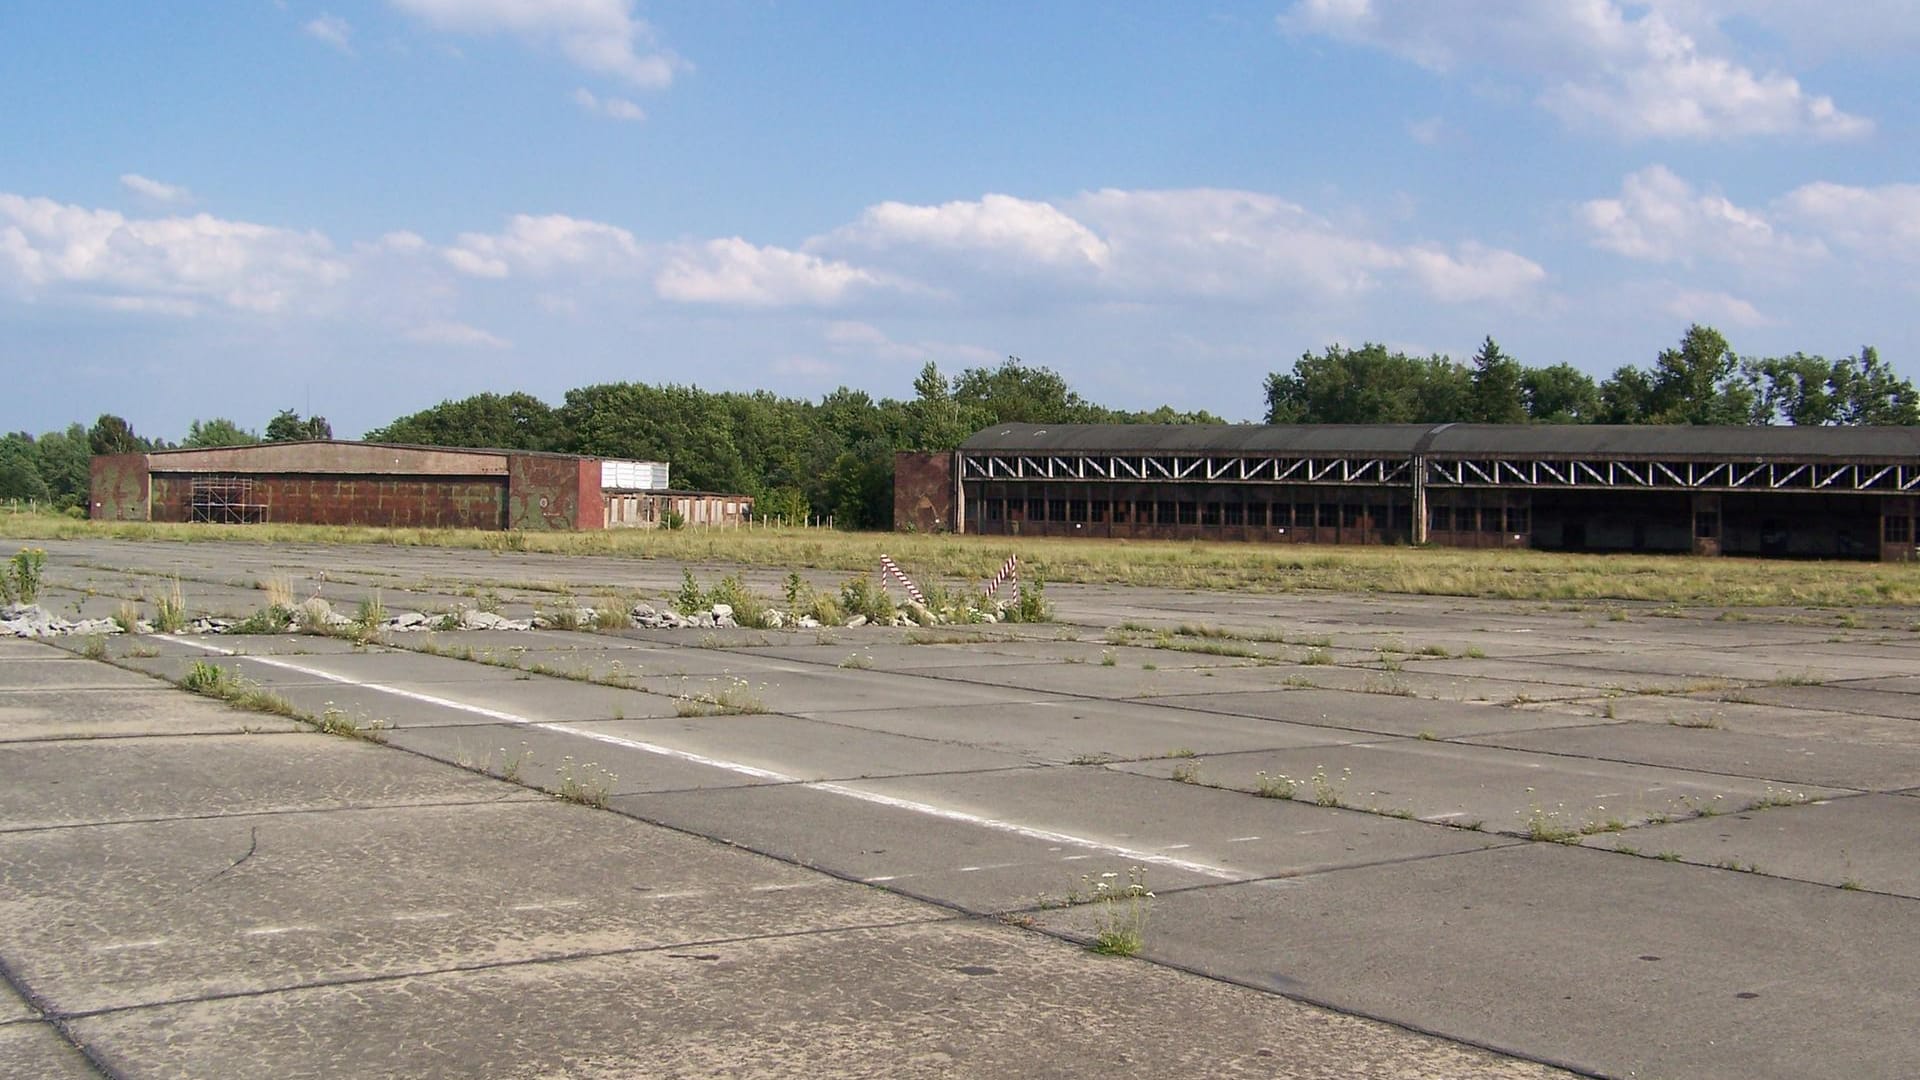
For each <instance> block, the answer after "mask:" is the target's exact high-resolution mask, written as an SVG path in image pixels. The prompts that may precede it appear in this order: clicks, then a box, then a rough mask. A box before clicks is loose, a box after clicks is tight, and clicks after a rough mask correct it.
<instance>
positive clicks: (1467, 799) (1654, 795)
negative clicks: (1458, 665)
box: [1113, 739, 1836, 836]
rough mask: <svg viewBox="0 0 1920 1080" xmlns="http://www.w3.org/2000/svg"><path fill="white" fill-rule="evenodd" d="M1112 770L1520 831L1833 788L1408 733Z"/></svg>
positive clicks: (1620, 822)
mask: <svg viewBox="0 0 1920 1080" xmlns="http://www.w3.org/2000/svg"><path fill="white" fill-rule="evenodd" d="M1113 767H1114V768H1117V769H1123V770H1125V771H1128V772H1134V773H1139V774H1141V775H1144V776H1154V777H1165V776H1169V775H1171V774H1172V773H1173V771H1174V770H1175V769H1181V770H1187V771H1191V772H1192V773H1193V774H1194V776H1195V777H1196V782H1198V783H1202V784H1211V785H1218V786H1220V787H1224V788H1231V789H1233V790H1236V791H1257V790H1259V787H1260V779H1259V774H1260V773H1263V772H1264V773H1266V774H1268V775H1269V776H1286V777H1288V778H1290V779H1292V780H1293V781H1294V785H1295V789H1294V793H1293V798H1295V799H1300V800H1306V801H1315V800H1320V801H1326V800H1334V801H1337V802H1338V803H1339V805H1342V806H1352V807H1355V808H1357V809H1361V810H1371V811H1376V812H1380V813H1401V814H1411V815H1412V816H1413V817H1417V818H1420V819H1422V820H1424V821H1434V822H1444V823H1450V824H1457V825H1472V824H1475V823H1478V824H1479V825H1481V826H1482V827H1484V828H1485V829H1486V830H1488V831H1490V832H1499V833H1508V834H1514V835H1520V836H1527V835H1531V834H1534V833H1536V832H1538V831H1540V830H1541V829H1548V830H1568V831H1573V832H1579V831H1582V830H1587V829H1592V830H1596V831H1597V830H1600V829H1603V828H1607V827H1609V826H1613V827H1626V826H1633V825H1639V824H1644V823H1645V822H1647V821H1659V820H1664V819H1669V818H1679V817H1687V816H1691V815H1692V814H1695V813H1698V812H1700V810H1701V808H1706V809H1708V810H1723V811H1729V812H1730V811H1733V810H1739V809H1744V808H1746V807H1748V806H1751V805H1753V804H1755V803H1757V802H1760V801H1763V800H1768V799H1771V798H1779V797H1787V796H1788V795H1789V794H1790V793H1791V794H1794V795H1805V796H1808V797H1822V796H1826V795H1831V794H1836V792H1833V791H1831V790H1828V789H1823V788H1813V787H1802V786H1795V787H1793V788H1791V789H1788V788H1785V787H1782V786H1778V785H1773V784H1768V783H1766V782H1765V781H1761V780H1749V779H1741V778H1737V777H1726V776H1716V775H1713V774H1711V773H1703V772H1685V771H1680V770H1676V769H1661V768H1655V767H1652V766H1647V765H1629V764H1621V763H1618V762H1611V761H1596V760H1592V759H1587V758H1571V757H1550V756H1547V755H1543V754H1529V753H1522V752H1519V751H1512V750H1501V749H1497V748H1494V747H1482V746H1466V745H1461V744H1458V743H1451V742H1442V741H1429V740H1419V739H1396V740H1391V741H1383V742H1366V743H1350V744H1347V745H1343V746H1324V747H1314V748H1313V749H1310V750H1263V751H1252V752H1248V753H1241V754H1220V755H1213V756H1208V757H1200V758H1195V759H1191V760H1187V761H1141V762H1133V763H1128V764H1124V765H1116V766H1113ZM1316 777H1317V778H1318V779H1316Z"/></svg>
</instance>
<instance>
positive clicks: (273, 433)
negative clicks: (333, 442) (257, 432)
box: [267, 409, 333, 442]
mask: <svg viewBox="0 0 1920 1080" xmlns="http://www.w3.org/2000/svg"><path fill="white" fill-rule="evenodd" d="M331 438H333V425H332V424H329V423H327V418H326V417H324V416H309V417H307V418H305V419H302V418H301V416H300V414H299V413H297V412H294V411H293V410H292V409H281V410H280V412H279V414H278V415H276V416H275V417H274V418H273V419H271V420H269V421H267V441H268V442H300V441H304V440H308V439H331Z"/></svg>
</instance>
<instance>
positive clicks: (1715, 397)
mask: <svg viewBox="0 0 1920 1080" xmlns="http://www.w3.org/2000/svg"><path fill="white" fill-rule="evenodd" d="M913 391H914V393H913V396H912V397H911V398H909V399H906V400H896V399H892V398H879V399H875V398H874V397H872V396H871V395H869V394H868V393H867V392H865V391H863V390H855V389H850V388H848V387H841V388H839V389H837V390H834V391H833V392H832V393H829V394H827V395H825V396H823V397H821V398H820V399H819V400H817V401H814V400H806V399H800V398H791V397H780V396H777V395H774V394H771V393H767V392H765V391H757V392H752V393H743V392H732V391H728V392H710V391H706V390H701V389H699V388H698V387H694V386H682V385H677V384H666V385H650V384H646V383H635V382H616V383H599V384H595V385H592V386H584V387H580V388H578V389H574V390H569V391H567V393H566V396H565V398H564V400H563V401H562V402H561V403H560V404H559V405H557V406H554V405H549V404H547V403H546V402H544V401H542V400H540V399H539V398H537V397H534V396H533V395H531V394H525V393H518V392H515V393H506V394H499V393H482V394H475V395H472V396H470V397H465V398H461V399H458V400H450V401H443V402H441V403H440V404H438V405H435V406H433V407H432V408H428V409H423V410H421V411H419V412H416V413H411V414H409V415H406V416H402V417H399V418H398V419H395V420H393V421H392V422H390V423H388V424H385V425H383V426H381V427H378V428H375V429H373V430H371V431H369V432H367V433H366V436H365V438H367V439H368V440H370V441H375V442H395V443H411V444H416V445H424V446H459V447H476V448H495V449H504V450H537V451H557V452H562V453H573V454H586V455H590V456H596V457H610V458H631V459H639V460H645V461H666V462H670V463H672V466H673V474H672V475H673V483H674V486H675V487H677V488H686V489H692V490H705V491H723V492H739V493H743V494H747V495H752V496H753V497H754V499H755V502H756V506H757V509H758V511H759V512H760V513H761V514H763V515H765V516H768V517H774V518H786V519H788V520H800V519H802V518H804V517H806V516H809V515H819V516H825V515H833V516H834V517H835V519H836V520H837V521H838V522H839V523H840V524H841V525H843V526H848V527H853V528H885V527H887V526H888V525H890V524H891V522H892V519H893V455H894V452H895V451H899V450H930V451H938V450H951V449H953V448H954V447H956V446H958V445H959V444H960V443H961V442H962V441H964V440H965V439H966V438H967V437H968V436H970V435H972V434H973V433H974V432H976V431H979V430H981V429H982V428H987V427H991V426H993V425H994V424H998V423H1003V422H1009V421H1025V422H1030V423H1039V424H1219V423H1225V422H1226V421H1225V420H1223V419H1222V418H1220V417H1218V416H1215V415H1213V414H1212V413H1208V412H1204V411H1201V412H1192V413H1188V412H1179V411H1176V410H1174V409H1172V408H1171V407H1168V406H1162V407H1160V408H1158V409H1154V410H1150V411H1129V410H1119V409H1110V408H1106V407H1104V406H1101V405H1098V404H1095V403H1093V402H1090V401H1088V400H1086V399H1085V398H1083V397H1082V396H1081V395H1080V394H1079V393H1078V392H1076V391H1075V390H1073V389H1072V388H1071V387H1069V386H1068V385H1067V382H1066V380H1065V379H1064V378H1062V377H1061V376H1060V375H1059V374H1058V373H1057V372H1055V371H1053V370H1051V369H1049V368H1046V367H1041V366H1035V365H1029V364H1027V363H1025V362H1024V361H1022V360H1021V359H1020V358H1018V357H1008V358H1007V360H1006V361H1005V362H1004V363H1001V364H999V365H997V366H991V367H975V368H968V369H966V370H963V371H962V372H960V374H958V375H956V376H952V377H949V376H946V375H944V374H942V373H941V371H940V370H939V368H938V367H937V366H935V365H934V364H931V363H929V364H927V365H926V366H925V367H924V368H922V369H921V371H920V374H919V377H918V378H917V379H915V380H914V384H913ZM1266 406H1267V408H1266V421H1267V422H1268V423H1318V424H1363V423H1435V424H1437V423H1448V422H1456V421H1464V422H1476V423H1495V424H1509V423H1569V424H1583V423H1603V424H1802V425H1808V424H1920V394H1917V393H1916V392H1915V390H1914V387H1913V384H1912V383H1911V382H1910V381H1908V380H1907V379H1904V378H1901V377H1899V376H1898V375H1896V374H1895V373H1894V372H1893V370H1892V368H1891V367H1890V366H1889V365H1888V364H1887V362H1886V361H1885V360H1883V359H1881V357H1880V355H1879V354H1878V352H1876V351H1875V350H1874V349H1873V348H1871V347H1867V348H1862V349H1861V350H1860V351H1859V353H1857V354H1855V355H1851V356H1842V357H1839V358H1837V359H1833V360H1828V359H1826V358H1824V357H1820V356H1810V355H1807V354H1804V353H1793V354H1791V355H1788V356H1782V357H1769V358H1754V357H1747V358H1742V357H1740V356H1738V355H1737V354H1736V353H1735V352H1734V350H1733V349H1732V348H1731V347H1730V346H1729V345H1728V344H1727V341H1726V339H1725V338H1724V337H1722V336H1721V335H1720V333H1719V332H1718V331H1716V330H1713V329H1712V328H1710V327H1705V326H1698V325H1696V326H1691V327H1689V328H1688V329H1687V331H1686V333H1685V334H1684V335H1683V336H1682V337H1681V339H1680V341H1679V343H1678V344H1677V345H1676V346H1675V347H1673V348H1670V349H1665V350H1662V351H1661V352H1660V354H1659V355H1658V356H1657V357H1655V359H1654V362H1653V363H1652V364H1651V365H1650V366H1648V367H1646V368H1641V367H1636V366H1634V365H1631V364H1628V365H1624V366H1622V367H1620V368H1618V369H1616V370H1615V371H1614V372H1613V374H1612V375H1610V376H1608V377H1607V378H1605V379H1603V380H1600V381H1598V382H1596V381H1595V380H1594V379H1593V378H1591V377H1590V376H1588V375H1586V374H1585V373H1583V372H1581V371H1579V370H1578V369H1576V368H1574V367H1572V366H1570V365H1568V364H1554V365H1551V366H1545V367H1529V366H1527V365H1525V364H1523V363H1521V362H1520V361H1519V360H1517V359H1515V358H1513V357H1511V356H1508V355H1507V354H1506V353H1505V352H1503V351H1502V350H1501V349H1500V346H1499V345H1498V344H1496V343H1495V342H1494V340H1493V339H1492V338H1491V337H1489V338H1487V339H1486V341H1485V342H1484V343H1483V344H1482V345H1481V346H1480V349H1479V351H1478V352H1477V353H1476V354H1475V355H1474V356H1473V357H1472V358H1471V359H1470V360H1468V361H1466V362H1464V363H1463V362H1458V361H1455V360H1453V359H1451V358H1450V357H1447V356H1440V355H1435V356H1426V357H1417V356H1408V355H1406V354H1405V353H1402V352H1395V351H1389V350H1388V349H1387V348H1386V347H1384V346H1381V345H1373V344H1369V345H1362V346H1360V347H1359V348H1345V347H1342V346H1338V345H1335V346H1330V347H1328V348H1326V349H1325V350H1323V351H1322V352H1320V353H1308V354H1306V355H1303V356H1302V357H1300V359H1299V360H1297V361H1296V362H1295V363H1294V364H1293V366H1292V368H1291V369H1290V370H1288V371H1286V372H1284V373H1282V372H1275V373H1273V374H1271V375H1269V376H1267V379H1266ZM331 436H332V428H331V426H330V425H329V424H328V423H327V421H326V419H325V418H324V417H319V416H313V417H302V416H300V415H299V414H298V413H296V412H294V411H293V410H291V409H285V410H282V411H281V412H280V413H279V414H278V415H276V416H275V417H273V418H272V419H271V420H269V421H268V423H267V424H266V426H265V429H264V431H262V432H259V433H256V432H254V431H252V430H249V429H246V428H243V427H241V426H240V425H239V424H237V423H235V422H233V421H232V420H228V419H225V418H219V417H216V418H213V419H208V420H195V421H193V422H192V424H191V425H190V426H189V428H188V430H187V433H186V436H185V437H184V438H183V439H182V440H181V441H180V442H179V443H178V444H172V443H168V442H166V441H165V440H160V439H148V438H144V437H141V436H139V435H137V434H135V433H134V431H133V430H132V428H131V427H129V426H128V424H127V422H126V421H125V420H123V419H121V418H119V417H117V416H112V415H103V416H101V417H100V418H99V419H98V420H97V421H96V422H95V423H94V425H93V427H91V428H85V427H82V426H81V425H79V424H74V425H72V426H71V427H69V428H67V429H66V430H65V431H55V432H48V433H47V434H44V435H41V436H40V437H39V438H37V439H36V438H34V437H32V436H30V435H28V434H26V433H24V432H20V433H15V434H12V435H6V436H3V437H0V499H34V500H39V501H46V502H52V503H54V504H56V505H65V506H77V505H83V504H84V503H85V501H86V499H87V484H88V458H89V457H90V456H91V455H93V454H112V453H125V452H130V451H138V450H156V449H169V448H172V447H173V446H175V445H178V446H181V447H214V446H236V445H246V444H249V443H256V442H272V441H280V440H288V439H316V438H330V437H331Z"/></svg>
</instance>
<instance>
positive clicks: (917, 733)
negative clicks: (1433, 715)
mask: <svg viewBox="0 0 1920 1080" xmlns="http://www.w3.org/2000/svg"><path fill="white" fill-rule="evenodd" d="M799 715H800V716H803V717H806V718H809V719H818V720H827V721H830V722H832V723H835V724H841V725H845V726H849V727H860V728H865V729H867V730H870V731H888V732H893V733H895V734H900V735H909V736H914V737H916V738H925V739H951V740H954V741H958V742H963V743H965V744H968V745H971V746H979V747H984V748H987V749H991V750H997V751H1002V752H1006V753H1011V754H1017V755H1019V756H1021V757H1022V758H1024V759H1026V760H1028V761H1038V762H1050V763H1054V764H1067V763H1069V762H1076V761H1085V760H1089V759H1119V760H1125V759H1132V758H1142V757H1160V756H1162V755H1165V754H1169V753H1172V752H1174V751H1177V750H1192V751H1195V752H1197V753H1214V752H1220V751H1227V750H1254V749H1263V748H1271V747H1281V746H1325V745H1328V744H1330V743H1337V742H1345V741H1357V740H1360V739H1365V738H1370V737H1371V736H1368V735H1363V734H1359V733H1355V732H1350V731H1341V730H1338V729H1335V728H1328V727H1316V726H1312V725H1307V724H1290V723H1286V722H1283V721H1275V720H1265V719H1259V718H1250V717H1244V716H1232V715H1224V714H1216V713H1207V712H1198V711H1193V710H1187V709H1177V708H1165V707H1157V706H1152V705H1146V704H1141V703H1139V702H1126V701H1088V700H1086V699H1083V698H1042V699H1039V700H1035V701H1027V702H1018V703H1009V704H1004V705H988V706H980V705H946V706H935V707H931V708H924V709H862V710H858V711H850V710H829V711H823V712H818V713H800V714H799Z"/></svg>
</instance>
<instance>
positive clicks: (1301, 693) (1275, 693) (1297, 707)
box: [1178, 689, 1594, 749]
mask: <svg viewBox="0 0 1920 1080" xmlns="http://www.w3.org/2000/svg"><path fill="white" fill-rule="evenodd" d="M1178 704H1179V706H1180V708H1182V709H1188V710H1194V711H1198V712H1213V713H1223V714H1227V715H1231V716H1249V717H1264V718H1268V719H1273V720H1285V721H1288V722H1291V723H1297V724H1307V725H1311V726H1316V727H1326V728H1335V729H1339V730H1343V731H1348V732H1354V733H1361V734H1366V735H1409V736H1412V735H1419V734H1420V733H1422V732H1425V733H1427V734H1429V735H1434V736H1436V737H1439V738H1443V739H1448V738H1457V737H1459V736H1462V735H1483V734H1492V733H1494V732H1501V731H1531V730H1534V729H1536V728H1549V727H1569V726H1576V725H1584V724H1591V723H1593V722H1594V720H1593V718H1592V717H1587V716H1573V715H1568V714H1565V713H1555V712H1543V711H1523V710H1519V709H1510V708H1501V707H1498V706H1495V705H1492V704H1487V703H1480V704H1472V703H1467V702H1456V701H1426V700H1421V699H1418V698H1409V697H1402V696H1399V695H1395V694H1367V693H1351V692H1342V691H1338V690H1319V689H1300V690H1269V691H1264V692H1260V693H1240V694H1192V695H1188V696H1186V697H1182V698H1180V699H1179V700H1178ZM1195 749H1199V747H1195Z"/></svg>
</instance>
